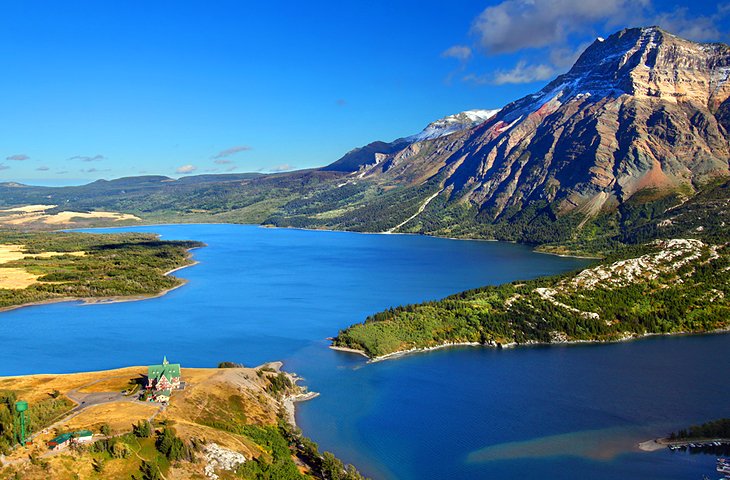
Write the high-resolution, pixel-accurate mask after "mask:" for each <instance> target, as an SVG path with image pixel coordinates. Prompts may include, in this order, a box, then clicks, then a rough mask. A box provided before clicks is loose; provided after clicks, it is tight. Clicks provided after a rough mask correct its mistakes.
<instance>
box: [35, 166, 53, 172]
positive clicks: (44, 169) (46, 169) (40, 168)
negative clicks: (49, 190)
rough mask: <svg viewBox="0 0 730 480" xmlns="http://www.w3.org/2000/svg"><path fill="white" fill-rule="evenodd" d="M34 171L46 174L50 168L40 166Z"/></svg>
mask: <svg viewBox="0 0 730 480" xmlns="http://www.w3.org/2000/svg"><path fill="white" fill-rule="evenodd" d="M36 170H38V171H39V172H47V171H48V170H50V168H48V167H47V166H45V165H41V166H40V167H38V168H36Z"/></svg>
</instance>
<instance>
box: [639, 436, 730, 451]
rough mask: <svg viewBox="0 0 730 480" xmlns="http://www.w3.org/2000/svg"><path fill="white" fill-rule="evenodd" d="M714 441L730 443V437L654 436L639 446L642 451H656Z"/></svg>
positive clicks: (704, 444)
mask: <svg viewBox="0 0 730 480" xmlns="http://www.w3.org/2000/svg"><path fill="white" fill-rule="evenodd" d="M713 442H720V443H722V444H730V438H693V439H686V440H670V439H668V438H654V439H652V440H646V441H644V442H641V443H639V444H638V445H637V446H638V448H639V450H641V451H642V452H656V451H658V450H662V449H664V448H671V447H689V446H690V445H700V446H706V444H711V443H713Z"/></svg>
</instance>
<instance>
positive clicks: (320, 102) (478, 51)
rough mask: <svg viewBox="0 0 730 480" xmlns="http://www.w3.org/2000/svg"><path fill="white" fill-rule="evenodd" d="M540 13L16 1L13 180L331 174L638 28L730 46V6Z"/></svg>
mask: <svg viewBox="0 0 730 480" xmlns="http://www.w3.org/2000/svg"><path fill="white" fill-rule="evenodd" d="M536 1H537V5H535V4H534V2H531V1H528V0H505V1H492V2H489V1H471V0H467V1H461V2H451V3H447V2H444V1H443V0H441V1H424V0H420V1H410V0H409V1H370V2H365V1H362V2H301V1H300V2H261V3H254V2H241V1H214V2H202V1H201V2H183V1H175V2H163V1H153V2H150V1H144V2H143V1H125V2H98V1H89V2H80V1H72V0H66V1H64V2H46V1H31V0H26V1H9V0H8V1H2V2H1V3H0V39H1V41H0V58H2V59H3V61H2V65H3V72H2V75H1V76H0V99H1V101H2V108H1V109H0V181H5V180H15V181H25V182H29V183H43V184H60V183H74V182H80V181H84V180H93V179H97V178H114V177H119V176H125V175H138V174H144V173H150V174H153V173H154V174H162V175H170V176H179V175H181V174H184V173H191V172H192V173H206V172H210V171H218V172H224V171H227V170H231V171H237V172H240V171H276V170H281V169H291V168H307V167H314V166H320V165H325V164H327V163H330V162H332V161H334V160H336V159H337V158H338V157H340V156H341V155H342V154H343V153H345V152H346V151H348V150H350V149H351V148H354V147H356V146H360V145H363V144H365V143H369V142H370V141H373V140H378V139H379V140H392V139H395V138H397V137H400V136H404V135H408V134H412V133H416V132H418V131H419V130H420V129H421V128H423V127H424V126H425V125H426V124H427V123H429V122H430V121H432V120H435V119H437V118H439V117H442V116H444V115H448V114H451V113H455V112H459V111H462V110H467V109H474V108H499V107H501V106H503V105H504V104H505V103H507V102H509V101H511V100H514V99H516V98H518V97H520V96H522V95H525V94H528V93H531V92H533V91H535V90H537V89H539V88H540V87H541V86H542V85H543V84H545V83H546V82H547V81H548V79H549V78H552V77H553V76H554V75H555V74H556V73H559V72H562V71H565V70H567V68H569V64H570V62H571V61H572V60H573V58H574V56H575V54H576V52H577V51H579V49H580V48H582V47H584V46H585V45H586V44H587V43H590V41H592V40H593V39H594V38H595V37H596V36H598V35H602V36H606V35H608V34H610V33H612V32H613V31H615V30H619V29H620V28H623V27H625V26H639V25H642V24H656V23H659V24H660V25H662V26H664V27H665V28H667V29H669V30H670V31H674V32H676V33H678V34H682V35H684V36H688V37H691V38H693V39H696V40H702V41H714V40H718V41H724V42H728V33H727V32H728V31H729V28H728V26H729V25H728V17H729V16H730V15H729V14H730V6H728V5H727V4H722V3H721V4H719V5H718V4H717V3H716V2H701V1H692V2H674V3H672V2H659V1H654V3H653V4H652V3H651V2H650V1H649V0H634V1H629V0H554V1H552V2H548V1H542V2H541V1H540V0H536ZM216 157H217V158H216ZM216 160H217V161H218V163H216Z"/></svg>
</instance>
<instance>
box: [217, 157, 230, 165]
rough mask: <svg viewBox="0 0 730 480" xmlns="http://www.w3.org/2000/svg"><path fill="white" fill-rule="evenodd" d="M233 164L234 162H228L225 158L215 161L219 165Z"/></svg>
mask: <svg viewBox="0 0 730 480" xmlns="http://www.w3.org/2000/svg"><path fill="white" fill-rule="evenodd" d="M231 162H232V160H226V159H225V158H219V159H218V160H214V161H213V163H215V164H217V165H227V164H229V163H231Z"/></svg>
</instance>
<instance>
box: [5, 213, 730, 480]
mask: <svg viewBox="0 0 730 480" xmlns="http://www.w3.org/2000/svg"><path fill="white" fill-rule="evenodd" d="M125 230H132V231H149V232H155V233H159V234H161V235H162V237H163V238H164V239H193V240H201V241H203V242H205V243H207V244H208V247H206V248H202V249H198V250H195V252H194V256H195V259H196V260H198V261H199V262H200V263H199V264H198V265H196V266H194V267H190V268H187V269H184V270H181V271H179V272H177V273H176V275H178V276H180V277H183V278H186V279H188V280H189V283H188V284H187V285H185V286H184V287H182V288H179V289H177V290H174V291H172V292H170V293H168V294H167V295H165V296H163V297H160V298H157V299H152V300H145V301H138V302H126V303H114V304H100V305H82V304H80V303H78V302H72V303H62V304H51V305H44V306H37V307H28V308H23V309H19V310H15V311H10V312H5V313H2V314H1V315H0V366H1V367H0V374H1V375H13V374H27V373H40V372H54V373H61V372H75V371H82V370H98V369H104V368H115V367H121V366H126V365H136V364H148V363H151V362H155V361H159V359H160V357H161V356H162V355H163V354H164V355H167V356H168V358H170V359H174V360H175V361H180V362H181V363H182V364H183V366H196V367H211V366H215V365H216V364H217V363H218V362H220V361H223V360H228V361H235V362H241V363H244V364H246V365H258V364H261V363H264V362H267V361H274V360H283V361H284V362H285V366H286V368H287V369H288V370H291V371H295V372H297V373H299V374H300V375H302V376H303V377H305V378H306V385H307V386H309V387H310V389H312V390H315V391H318V392H320V393H321V396H320V397H318V398H316V399H314V400H312V401H310V402H306V403H303V404H300V405H299V407H298V411H297V420H298V423H299V424H300V426H301V427H302V429H303V430H304V432H305V433H306V434H307V435H309V436H310V437H312V438H313V439H314V440H315V441H316V442H318V443H319V444H320V446H321V447H322V448H323V449H325V450H330V451H333V452H334V453H336V454H337V455H338V456H340V457H341V458H342V459H343V460H345V461H347V462H352V463H354V464H356V465H357V466H358V468H360V469H361V470H362V471H363V472H364V473H366V474H368V475H370V476H372V477H374V478H377V479H391V478H398V479H445V478H454V479H473V478H505V479H510V478H515V479H516V478H528V477H541V478H565V479H585V478H598V479H603V478H606V479H608V478H612V479H618V478H620V479H647V478H657V479H658V478H662V479H667V478H669V479H674V478H676V479H684V478H697V479H700V478H702V475H710V476H712V475H713V473H714V457H712V456H709V455H688V454H679V453H677V454H672V453H670V452H668V451H664V450H662V451H658V452H652V453H644V452H637V451H635V449H634V446H635V444H636V443H637V442H638V441H640V440H643V439H648V438H652V437H654V436H658V435H663V434H665V433H667V432H669V431H671V430H674V429H677V428H681V427H685V426H687V424H691V423H698V422H702V421H705V420H708V419H713V418H718V417H723V416H724V417H728V416H730V402H728V398H730V382H727V371H728V366H730V362H729V361H728V352H730V335H706V336H693V337H673V338H651V339H646V340H642V341H635V342H628V343H621V344H611V345H600V346H597V345H584V346H552V347H530V348H517V349H511V350H494V349H485V348H456V349H449V350H440V351H434V352H430V353H427V354H418V355H412V356H407V357H404V358H401V359H398V360H393V361H386V362H378V363H374V364H366V363H365V362H364V358H362V357H360V356H358V355H352V354H345V353H340V352H334V351H332V350H330V349H328V348H327V345H328V343H329V342H327V341H326V337H328V336H332V335H336V334H337V331H338V330H339V329H340V328H344V327H346V326H348V325H350V324H352V323H354V322H358V321H362V320H363V319H364V318H365V317H366V316H367V315H368V314H371V313H374V312H376V311H379V310H382V309H384V308H387V307H390V306H394V305H400V304H404V303H412V302H419V301H423V300H429V299H436V298H440V297H443V296H445V295H448V294H451V293H455V292H458V291H461V290H464V289H467V288H473V287H477V286H480V285H485V284H498V283H502V282H506V281H511V280H516V279H527V278H533V277H537V276H541V275H547V274H551V273H559V272H563V271H568V270H573V269H576V268H579V267H581V266H583V265H585V264H586V262H585V261H583V260H578V259H569V258H559V257H554V256H549V255H540V254H536V253H533V252H532V251H531V250H530V249H529V248H528V247H525V246H521V245H514V244H505V243H496V242H477V241H456V240H446V239H436V238H426V237H419V236H405V235H363V234H354V233H340V232H312V231H301V230H281V229H265V228H259V227H254V226H241V225H171V226H152V227H136V228H128V229H125ZM102 231H103V230H102ZM115 231H118V230H115ZM21 324H22V325H23V328H18V325H21Z"/></svg>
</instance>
